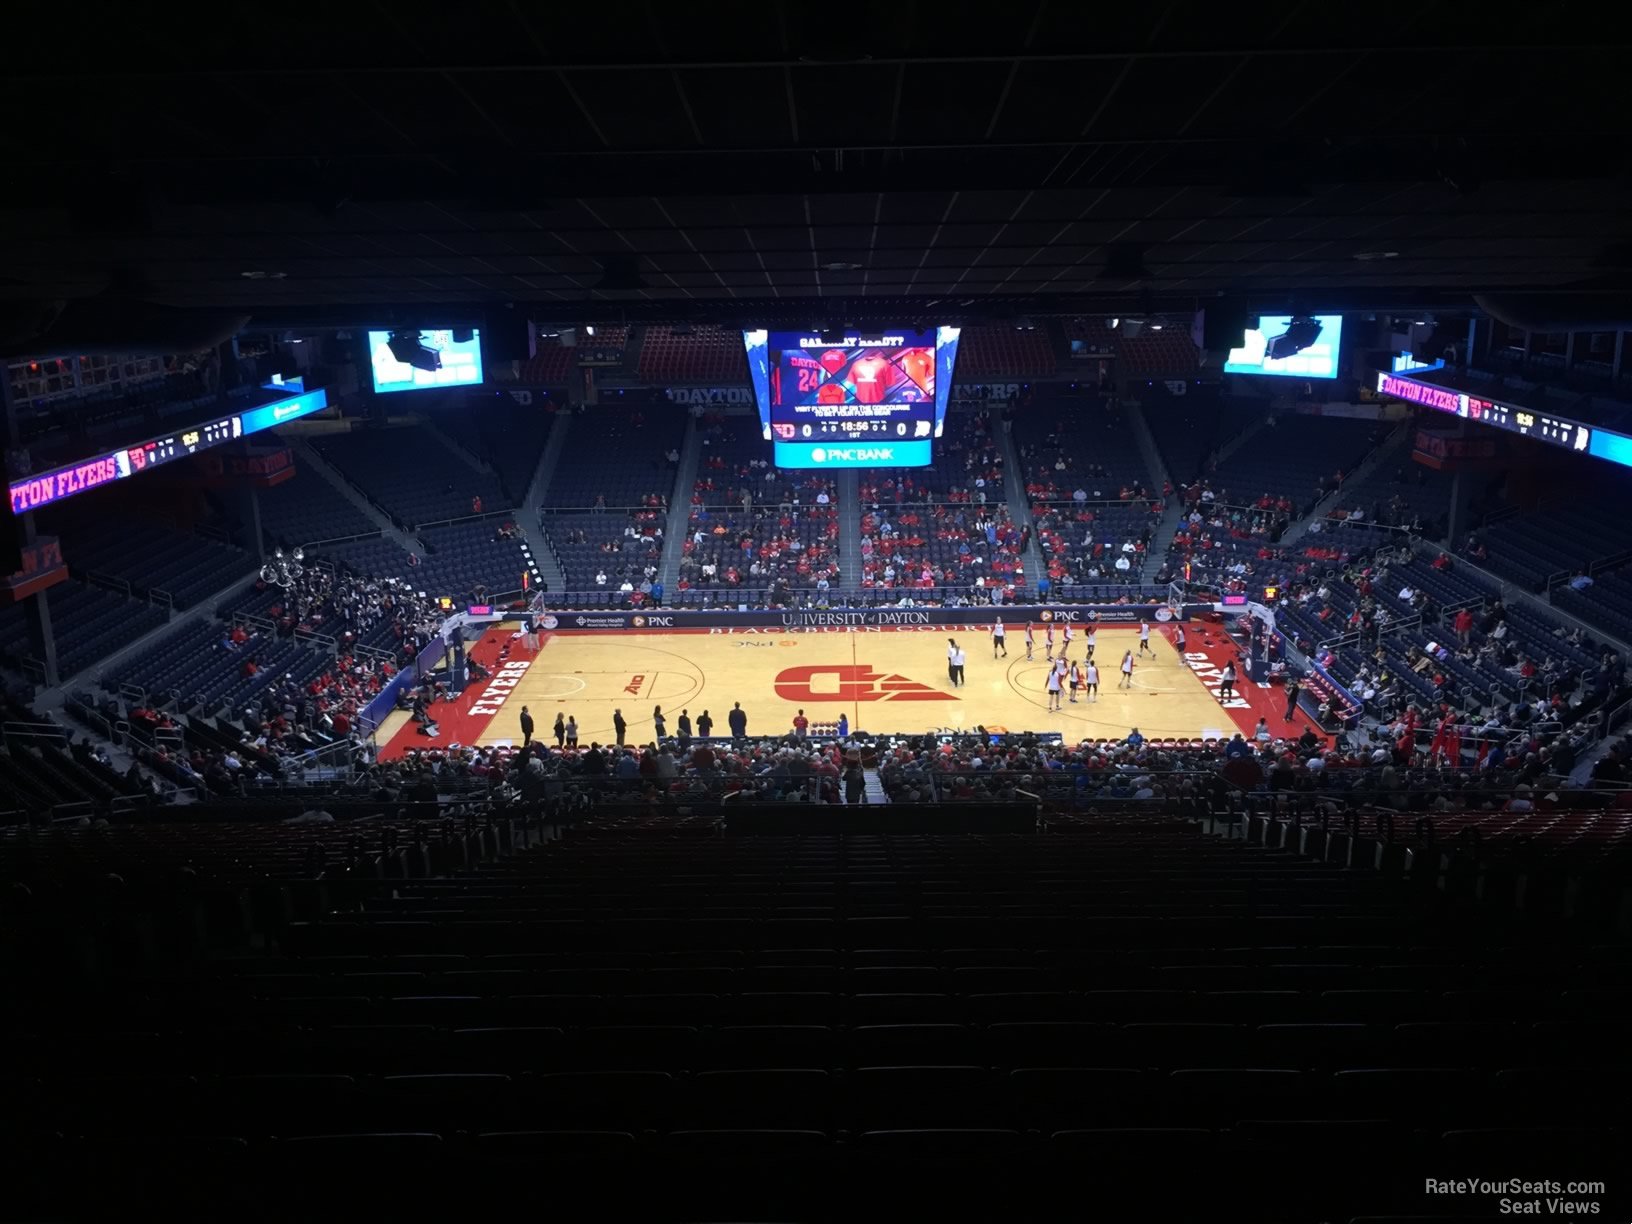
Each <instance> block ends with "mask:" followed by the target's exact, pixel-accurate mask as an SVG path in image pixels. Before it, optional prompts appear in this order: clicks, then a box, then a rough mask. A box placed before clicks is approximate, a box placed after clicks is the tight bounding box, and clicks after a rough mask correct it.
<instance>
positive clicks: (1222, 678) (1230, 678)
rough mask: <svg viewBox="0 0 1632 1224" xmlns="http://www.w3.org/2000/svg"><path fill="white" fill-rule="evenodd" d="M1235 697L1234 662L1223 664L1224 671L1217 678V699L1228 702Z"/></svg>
mask: <svg viewBox="0 0 1632 1224" xmlns="http://www.w3.org/2000/svg"><path fill="white" fill-rule="evenodd" d="M1234 696H1235V661H1234V660H1233V659H1232V660H1231V661H1230V662H1228V663H1226V664H1224V671H1223V672H1222V673H1221V674H1220V675H1219V677H1218V699H1219V700H1220V701H1228V700H1230V699H1231V698H1232V697H1234Z"/></svg>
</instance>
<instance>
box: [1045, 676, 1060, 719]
mask: <svg viewBox="0 0 1632 1224" xmlns="http://www.w3.org/2000/svg"><path fill="white" fill-rule="evenodd" d="M1047 687H1048V709H1049V712H1050V713H1053V712H1054V711H1055V710H1058V709H1060V708H1061V706H1060V669H1059V667H1058V665H1056V666H1054V667H1050V668H1049V669H1048V681H1047Z"/></svg>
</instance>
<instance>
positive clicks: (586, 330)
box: [584, 323, 595, 336]
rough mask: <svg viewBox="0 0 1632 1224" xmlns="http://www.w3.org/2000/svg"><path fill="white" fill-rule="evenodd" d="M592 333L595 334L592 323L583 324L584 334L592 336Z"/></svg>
mask: <svg viewBox="0 0 1632 1224" xmlns="http://www.w3.org/2000/svg"><path fill="white" fill-rule="evenodd" d="M594 334H595V328H594V326H593V325H592V324H589V323H585V324H584V335H586V336H593V335H594Z"/></svg>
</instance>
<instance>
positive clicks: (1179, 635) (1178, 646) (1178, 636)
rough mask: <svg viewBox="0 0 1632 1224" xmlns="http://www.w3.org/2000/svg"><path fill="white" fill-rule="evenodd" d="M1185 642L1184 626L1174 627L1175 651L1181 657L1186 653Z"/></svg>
mask: <svg viewBox="0 0 1632 1224" xmlns="http://www.w3.org/2000/svg"><path fill="white" fill-rule="evenodd" d="M1184 641H1185V638H1184V626H1183V625H1175V626H1173V649H1174V650H1176V651H1178V652H1179V653H1180V654H1181V655H1182V654H1183V653H1184Z"/></svg>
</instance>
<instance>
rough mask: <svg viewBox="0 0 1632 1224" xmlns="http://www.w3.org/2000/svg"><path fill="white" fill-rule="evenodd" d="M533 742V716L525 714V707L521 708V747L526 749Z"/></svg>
mask: <svg viewBox="0 0 1632 1224" xmlns="http://www.w3.org/2000/svg"><path fill="white" fill-rule="evenodd" d="M532 742H533V716H532V715H531V714H529V713H528V712H527V707H526V706H522V707H521V746H522V747H523V748H525V747H527V745H528V744H530V743H532Z"/></svg>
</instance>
